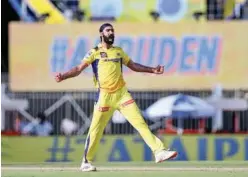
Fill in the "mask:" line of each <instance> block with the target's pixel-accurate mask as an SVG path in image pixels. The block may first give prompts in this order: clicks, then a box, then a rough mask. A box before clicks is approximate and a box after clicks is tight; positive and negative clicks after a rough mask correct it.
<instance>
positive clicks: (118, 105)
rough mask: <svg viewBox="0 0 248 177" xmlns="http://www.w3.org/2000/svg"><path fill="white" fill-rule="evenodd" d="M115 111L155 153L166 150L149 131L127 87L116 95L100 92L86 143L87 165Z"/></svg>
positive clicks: (85, 159)
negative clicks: (118, 112) (117, 111)
mask: <svg viewBox="0 0 248 177" xmlns="http://www.w3.org/2000/svg"><path fill="white" fill-rule="evenodd" d="M115 110H119V111H120V112H121V113H122V115H123V116H124V117H125V118H126V119H127V120H128V121H129V123H130V124H131V125H132V126H133V127H134V128H135V129H136V130H137V131H138V132H139V134H140V135H141V136H142V138H143V139H144V141H145V142H146V144H147V145H148V146H149V147H150V148H151V150H152V151H153V153H155V152H156V151H160V150H163V149H165V148H164V144H163V143H162V142H161V140H160V139H158V138H157V137H156V136H155V135H153V134H152V133H151V131H150V130H149V128H148V126H147V124H146V122H145V121H144V119H143V117H142V115H141V113H140V110H139V108H138V106H137V104H136V103H135V101H134V100H133V98H132V96H131V95H130V93H129V92H128V90H127V88H126V87H123V88H121V89H119V90H117V91H116V92H114V93H107V92H104V91H100V93H99V98H98V102H97V103H96V105H95V107H94V113H93V118H92V122H91V125H90V129H89V132H88V136H87V139H86V143H85V152H84V162H85V163H87V162H92V161H93V158H94V156H95V153H96V150H97V147H98V145H99V142H100V139H101V138H102V134H103V131H104V129H105V127H106V125H107V123H108V121H109V119H110V118H111V117H112V115H113V113H114V111H115Z"/></svg>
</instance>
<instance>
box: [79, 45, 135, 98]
mask: <svg viewBox="0 0 248 177" xmlns="http://www.w3.org/2000/svg"><path fill="white" fill-rule="evenodd" d="M83 61H84V62H86V63H87V64H89V65H90V64H91V66H92V69H93V73H94V76H93V78H94V84H95V86H96V87H97V88H99V89H101V90H104V91H107V92H109V93H111V92H115V91H117V90H118V89H120V88H122V87H123V86H125V84H126V83H125V81H124V78H123V75H122V64H124V65H127V64H128V62H129V61H130V58H129V57H128V55H127V54H126V53H125V52H124V51H123V50H122V48H120V47H116V46H112V47H111V48H109V49H106V48H103V47H102V45H101V44H99V45H98V46H97V47H95V48H93V49H91V50H90V51H89V52H88V53H87V54H86V55H85V57H84V58H83Z"/></svg>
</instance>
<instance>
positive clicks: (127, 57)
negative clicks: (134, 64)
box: [121, 50, 131, 65]
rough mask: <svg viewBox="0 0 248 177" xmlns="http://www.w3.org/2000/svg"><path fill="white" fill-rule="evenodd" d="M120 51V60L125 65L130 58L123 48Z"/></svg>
mask: <svg viewBox="0 0 248 177" xmlns="http://www.w3.org/2000/svg"><path fill="white" fill-rule="evenodd" d="M121 53H122V62H123V64H124V65H127V64H128V62H129V61H130V60H131V59H130V57H129V56H128V55H127V54H126V53H125V52H124V51H123V50H122V52H121Z"/></svg>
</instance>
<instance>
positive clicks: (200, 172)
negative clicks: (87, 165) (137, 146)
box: [2, 161, 248, 177]
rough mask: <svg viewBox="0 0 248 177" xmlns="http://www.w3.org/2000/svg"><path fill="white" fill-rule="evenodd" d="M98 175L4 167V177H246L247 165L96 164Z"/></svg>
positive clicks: (54, 166)
mask: <svg viewBox="0 0 248 177" xmlns="http://www.w3.org/2000/svg"><path fill="white" fill-rule="evenodd" d="M95 165H96V166H97V168H98V171H97V172H81V171H79V168H78V166H79V164H75V163H66V164H65V163H63V164H61V163H44V164H31V163H28V164H27V163H26V164H24V163H22V164H20V163H18V164H2V177H82V176H89V177H162V176H163V177H164V176H166V177H247V176H248V162H244V161H243V162H242V161H236V162H235V161H225V162H214V161H212V162H211V161H206V162H197V161H195V162H192V161H187V162H164V163H161V164H155V163H153V162H140V163H134V162H132V163H130V162H128V163H104V164H102V163H96V164H95Z"/></svg>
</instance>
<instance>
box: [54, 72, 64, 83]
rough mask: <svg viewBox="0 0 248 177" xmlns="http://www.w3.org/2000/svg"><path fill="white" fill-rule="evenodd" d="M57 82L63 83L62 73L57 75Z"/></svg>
mask: <svg viewBox="0 0 248 177" xmlns="http://www.w3.org/2000/svg"><path fill="white" fill-rule="evenodd" d="M55 80H56V82H61V81H62V80H63V75H62V74H61V73H58V74H56V75H55Z"/></svg>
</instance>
